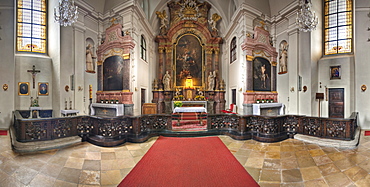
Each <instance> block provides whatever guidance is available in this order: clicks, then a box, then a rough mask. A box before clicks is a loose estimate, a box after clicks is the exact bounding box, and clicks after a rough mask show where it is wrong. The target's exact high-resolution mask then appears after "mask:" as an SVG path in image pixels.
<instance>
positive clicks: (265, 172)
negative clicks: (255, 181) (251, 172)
mask: <svg viewBox="0 0 370 187" xmlns="http://www.w3.org/2000/svg"><path fill="white" fill-rule="evenodd" d="M260 182H272V183H281V170H276V169H262V170H261V177H260Z"/></svg>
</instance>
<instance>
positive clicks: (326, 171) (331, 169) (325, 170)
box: [318, 163, 340, 176]
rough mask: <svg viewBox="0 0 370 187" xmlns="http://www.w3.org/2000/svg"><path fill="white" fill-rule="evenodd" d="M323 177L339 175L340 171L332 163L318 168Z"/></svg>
mask: <svg viewBox="0 0 370 187" xmlns="http://www.w3.org/2000/svg"><path fill="white" fill-rule="evenodd" d="M318 167H319V169H320V171H321V174H322V175H323V176H327V175H331V174H334V173H339V172H340V169H338V168H337V166H335V165H334V164H333V163H329V164H325V165H321V166H318Z"/></svg>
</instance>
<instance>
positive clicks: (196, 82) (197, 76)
mask: <svg viewBox="0 0 370 187" xmlns="http://www.w3.org/2000/svg"><path fill="white" fill-rule="evenodd" d="M175 62H176V71H175V72H176V86H185V82H186V79H187V78H192V79H193V86H202V80H203V76H202V72H203V71H202V67H203V65H202V64H203V48H202V46H201V44H200V41H199V40H198V38H196V37H195V36H194V35H190V34H188V35H183V36H182V37H180V39H179V40H178V43H177V44H176V52H175Z"/></svg>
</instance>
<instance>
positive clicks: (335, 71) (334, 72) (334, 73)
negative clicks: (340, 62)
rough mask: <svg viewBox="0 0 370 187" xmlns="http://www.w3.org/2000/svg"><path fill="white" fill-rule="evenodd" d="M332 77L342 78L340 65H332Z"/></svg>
mask: <svg viewBox="0 0 370 187" xmlns="http://www.w3.org/2000/svg"><path fill="white" fill-rule="evenodd" d="M330 79H341V72H340V66H330Z"/></svg>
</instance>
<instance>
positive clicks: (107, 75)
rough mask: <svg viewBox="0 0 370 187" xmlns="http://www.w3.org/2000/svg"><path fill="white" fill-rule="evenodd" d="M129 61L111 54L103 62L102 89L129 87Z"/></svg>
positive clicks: (113, 89)
mask: <svg viewBox="0 0 370 187" xmlns="http://www.w3.org/2000/svg"><path fill="white" fill-rule="evenodd" d="M129 75H130V67H129V62H127V60H124V59H123V58H122V57H121V56H111V57H109V58H107V59H105V61H104V63H103V91H122V90H128V89H129V85H130V82H129Z"/></svg>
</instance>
